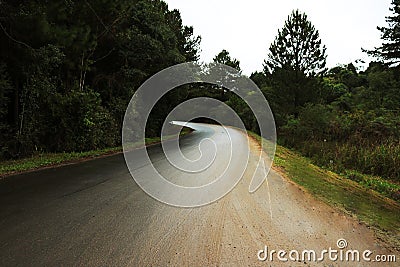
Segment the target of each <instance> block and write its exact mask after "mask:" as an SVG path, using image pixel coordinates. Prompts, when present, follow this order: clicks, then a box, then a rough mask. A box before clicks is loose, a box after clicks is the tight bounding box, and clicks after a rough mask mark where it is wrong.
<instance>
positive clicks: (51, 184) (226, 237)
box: [0, 126, 388, 266]
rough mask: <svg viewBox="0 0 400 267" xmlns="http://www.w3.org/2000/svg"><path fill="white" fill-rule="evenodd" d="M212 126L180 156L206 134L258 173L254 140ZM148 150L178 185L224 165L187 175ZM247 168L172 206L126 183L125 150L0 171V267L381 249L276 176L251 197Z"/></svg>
mask: <svg viewBox="0 0 400 267" xmlns="http://www.w3.org/2000/svg"><path fill="white" fill-rule="evenodd" d="M210 127H211V128H209V130H208V131H203V132H201V131H200V132H197V133H195V134H192V135H190V136H188V137H186V138H184V139H183V140H182V142H181V148H182V151H183V153H184V154H185V156H187V157H188V158H192V159H196V158H197V157H199V156H200V155H201V153H206V154H209V155H213V154H212V153H211V152H212V149H213V148H215V147H214V145H213V144H211V143H209V144H208V145H205V146H204V147H203V150H202V151H200V150H199V148H198V144H199V143H200V142H201V140H203V139H204V138H210V139H212V140H213V141H214V144H216V146H217V147H218V148H224V147H228V146H231V145H232V146H233V148H234V150H235V151H236V152H243V153H239V154H241V155H242V157H238V158H237V159H235V160H236V161H237V162H233V165H234V166H237V167H238V168H239V165H240V164H239V162H240V161H247V163H248V166H250V169H252V170H254V169H255V167H256V165H257V162H258V161H257V159H258V152H257V151H258V150H257V145H256V144H255V143H254V142H253V143H252V142H250V145H249V144H248V143H247V138H246V137H245V136H244V135H243V134H242V133H241V132H239V131H236V130H231V131H232V135H231V136H233V137H232V138H231V139H227V134H226V132H224V131H223V130H222V128H219V126H210ZM249 149H250V150H249ZM208 150H209V152H210V153H207V151H208ZM242 150H243V151H242ZM246 151H250V152H251V153H250V156H249V158H248V157H247V156H248V155H247V154H246V153H245V152H246ZM149 154H150V155H151V159H152V162H153V164H154V165H155V166H156V167H157V169H158V170H159V171H160V172H162V173H163V175H165V176H167V177H169V179H170V180H171V181H172V182H174V183H178V184H181V185H184V186H185V185H193V184H196V185H198V184H200V185H201V184H206V183H208V182H210V181H211V180H213V179H214V178H215V177H216V176H217V174H218V173H221V172H223V171H224V170H225V168H222V167H223V166H224V164H225V163H226V159H227V158H226V157H227V156H226V155H224V153H222V154H223V156H218V155H219V154H218V153H217V155H215V158H212V159H211V160H212V161H213V162H214V163H215V164H213V165H212V166H210V167H208V168H206V175H205V174H204V173H203V174H202V175H199V174H196V173H195V174H193V175H194V176H193V177H194V178H195V179H189V180H188V179H186V178H185V177H186V176H185V177H184V176H183V174H182V173H181V172H177V171H176V168H174V167H173V166H172V165H171V164H170V163H169V162H168V161H167V159H166V158H165V156H164V154H163V153H162V149H161V148H160V147H159V146H153V147H151V148H149ZM172 154H173V153H172ZM132 159H134V160H136V161H135V162H136V163H135V164H137V167H136V170H137V171H138V172H139V173H142V174H144V175H145V174H146V168H147V167H146V166H147V165H143V163H144V161H143V159H141V158H136V159H135V156H134V155H133V154H132ZM178 163H179V162H178ZM231 163H232V162H231ZM238 170H239V171H240V168H239V169H237V168H233V169H231V170H230V171H231V172H232V173H231V174H233V172H237V171H238ZM252 174H253V172H252V171H250V170H248V169H246V171H245V173H244V176H243V179H242V180H241V181H240V183H239V184H238V186H237V187H235V189H234V190H233V191H231V192H230V193H229V194H228V195H226V196H225V197H224V198H222V199H220V200H218V201H217V202H215V203H213V204H210V205H206V206H203V207H200V208H177V207H172V206H169V205H166V204H163V203H161V202H159V201H156V200H155V199H153V198H151V197H150V196H148V195H147V194H146V193H144V192H143V190H142V189H141V188H140V187H139V186H138V185H137V184H136V183H135V182H134V180H133V179H132V177H131V175H130V173H129V171H128V169H127V167H126V164H125V161H124V157H123V155H122V154H118V155H114V156H109V157H105V158H100V159H96V160H91V161H86V162H82V163H79V164H73V165H68V166H63V167H58V168H52V169H45V170H41V171H36V172H31V173H27V174H21V175H15V176H10V177H7V178H5V179H2V180H0V266H168V265H171V266H256V265H261V266H269V264H270V263H268V262H260V261H258V260H257V251H258V250H260V249H263V248H264V246H265V245H266V244H268V245H269V246H271V249H288V250H290V249H299V250H300V249H306V248H308V249H311V248H312V249H316V248H319V249H323V248H328V247H329V246H331V247H334V246H335V244H336V240H337V239H338V238H346V239H347V240H348V242H349V243H350V244H351V245H352V247H356V248H359V249H362V248H369V249H372V250H377V251H382V249H383V248H382V247H381V244H380V243H379V242H378V241H377V240H376V239H375V238H374V236H373V233H372V232H371V231H370V230H369V229H367V228H366V227H364V226H360V225H359V224H358V223H357V222H355V221H354V220H353V219H351V218H347V217H345V216H343V215H341V214H340V213H337V212H336V211H334V210H332V209H331V208H329V207H327V206H326V205H324V204H322V203H319V202H317V201H315V200H314V199H313V198H312V197H310V196H308V195H307V194H305V193H304V192H303V191H302V190H300V189H299V188H298V187H296V186H295V185H293V184H291V183H290V182H288V181H287V180H285V179H284V178H282V177H281V176H280V175H279V174H277V173H276V172H271V173H270V174H269V178H268V181H269V182H268V183H264V184H263V185H262V186H261V188H260V189H259V190H258V191H257V192H256V193H254V194H249V192H248V188H249V184H250V182H251V179H252ZM196 175H197V176H196ZM260 175H263V174H260ZM310 246H311V247H310ZM297 264H300V265H299V266H308V265H304V263H297ZM310 265H314V264H313V263H310ZM332 265H333V266H341V265H343V264H340V263H339V264H336V263H334V264H332ZM278 266H279V264H278ZM286 266H290V265H286ZM292 266H293V265H292ZM316 266H320V265H319V264H316ZM355 266H363V264H362V263H361V264H360V265H358V264H355ZM380 266H382V265H380ZM386 266H388V265H386Z"/></svg>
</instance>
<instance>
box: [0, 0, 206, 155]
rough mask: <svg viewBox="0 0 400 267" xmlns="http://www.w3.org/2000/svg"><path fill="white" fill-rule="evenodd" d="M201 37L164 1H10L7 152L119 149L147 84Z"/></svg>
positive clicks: (5, 39) (0, 18)
mask: <svg viewBox="0 0 400 267" xmlns="http://www.w3.org/2000/svg"><path fill="white" fill-rule="evenodd" d="M199 43H200V37H196V36H194V35H193V28H192V27H187V26H184V25H183V24H182V19H181V16H180V13H179V11H177V10H169V9H168V6H167V4H166V3H165V2H163V1H161V0H129V1H128V0H116V1H103V0H91V1H71V0H68V1H64V0H53V1H45V0H42V1H33V0H30V1H15V0H12V1H11V0H10V1H1V2H0V48H1V50H0V51H1V52H0V98H1V106H0V116H1V124H0V131H1V135H0V143H1V150H0V156H1V157H2V158H10V157H21V156H25V155H29V154H31V153H33V152H35V151H38V152H46V151H83V150H89V149H96V148H102V147H106V146H115V145H118V144H119V143H120V129H121V122H122V117H123V114H124V112H125V109H126V106H127V103H128V101H129V100H130V98H131V96H132V95H133V93H134V91H135V90H136V89H137V87H138V86H139V85H140V84H141V83H142V82H143V81H144V79H146V78H147V77H149V76H150V75H152V74H154V73H155V72H157V71H159V70H161V69H163V68H165V67H167V66H171V65H174V64H177V63H181V62H186V61H193V60H197V58H198V52H199Z"/></svg>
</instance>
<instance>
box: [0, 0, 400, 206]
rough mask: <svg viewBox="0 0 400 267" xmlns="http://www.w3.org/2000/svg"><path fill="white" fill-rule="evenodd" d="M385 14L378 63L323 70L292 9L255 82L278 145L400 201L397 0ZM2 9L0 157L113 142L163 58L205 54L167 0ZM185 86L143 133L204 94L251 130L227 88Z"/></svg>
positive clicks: (168, 62)
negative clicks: (267, 107)
mask: <svg viewBox="0 0 400 267" xmlns="http://www.w3.org/2000/svg"><path fill="white" fill-rule="evenodd" d="M388 8H389V7H388ZM390 10H391V12H392V15H391V16H389V17H387V18H386V20H387V25H377V26H378V29H377V30H379V31H380V32H381V36H382V45H381V46H380V47H377V48H375V49H373V50H371V51H369V50H368V51H367V50H364V52H365V53H366V54H368V55H370V56H371V57H372V58H373V59H374V60H373V61H372V62H371V63H370V64H369V66H368V67H367V68H365V69H359V68H357V67H356V66H355V64H354V63H350V62H345V63H344V64H341V65H338V66H336V67H334V68H331V69H328V68H327V67H326V57H327V50H326V47H325V46H324V45H323V40H321V39H320V37H319V33H318V30H317V27H315V26H314V25H313V24H312V22H311V21H309V19H308V17H307V15H306V14H304V13H302V12H300V11H298V10H294V11H293V12H292V14H290V15H289V16H288V18H287V20H286V22H285V24H284V25H283V27H282V29H279V30H278V29H277V36H276V38H275V40H274V42H273V43H272V44H265V46H266V53H265V57H264V58H265V61H264V69H263V71H258V72H253V73H252V74H251V76H250V78H251V79H252V80H253V81H254V82H255V83H256V84H257V85H258V87H259V88H260V89H261V90H262V92H263V93H264V95H265V96H266V99H267V100H268V102H269V105H270V106H271V109H272V111H273V113H274V117H275V122H276V125H277V133H278V142H279V144H281V145H283V146H286V147H289V148H292V149H295V150H297V151H299V152H300V153H302V154H303V155H305V156H307V157H309V158H311V159H312V160H313V161H314V162H315V163H316V164H318V165H319V166H323V167H325V168H328V169H330V170H332V171H335V172H338V173H342V174H344V175H346V176H347V177H348V178H350V179H353V180H355V181H357V182H364V183H371V184H370V186H371V187H372V188H374V189H377V190H378V191H380V192H382V193H384V194H385V195H387V196H388V197H391V198H393V199H396V200H400V190H399V188H400V187H399V183H400V116H399V115H400V94H399V93H400V66H399V63H400V0H393V1H392V4H391V7H390ZM0 12H1V15H0V48H1V49H0V99H1V102H0V103H1V105H0V117H1V120H0V131H1V134H0V143H1V147H0V158H1V159H2V160H9V159H17V158H24V157H29V156H32V155H34V154H38V153H47V152H71V151H89V150H94V149H100V148H106V147H116V146H120V144H121V127H122V125H121V124H122V120H123V116H124V113H125V109H126V107H127V105H128V102H129V100H130V99H131V97H132V95H133V94H134V92H135V90H136V89H137V88H138V87H139V86H140V85H141V84H142V83H143V82H144V81H145V80H146V79H147V78H149V77H151V76H152V75H153V74H155V73H157V72H158V71H160V70H162V69H164V68H166V67H168V66H172V65H175V64H178V63H183V62H192V61H199V58H200V51H201V46H200V44H201V37H200V36H196V35H194V32H193V27H191V26H186V25H184V24H183V22H182V18H181V14H180V12H179V11H178V10H170V9H169V8H168V5H167V4H166V3H165V2H164V1H162V0H129V1H128V0H116V1H104V0H91V1H73V0H63V1H61V0H53V1H44V0H42V1H33V0H29V1H18V0H13V1H11V0H6V1H1V2H0ZM268 46H269V50H268V49H267V48H268ZM360 49H362V48H361V47H360ZM239 60H240V59H235V58H232V57H231V56H230V54H229V52H228V51H226V50H223V51H221V52H220V53H219V54H217V55H216V56H215V58H214V62H218V63H222V64H226V65H229V66H231V67H233V68H236V69H237V70H239V71H240V61H239ZM186 90H187V92H186V93H184V94H176V95H174V97H173V98H172V97H169V96H166V98H165V99H162V100H161V101H160V103H159V104H158V105H157V106H156V109H155V110H154V112H152V115H151V116H152V117H151V123H150V124H149V125H148V127H147V128H148V131H147V134H148V135H149V136H157V135H159V130H160V127H161V126H162V123H163V118H164V117H165V115H166V114H168V111H170V110H172V108H173V107H174V106H176V105H177V104H179V103H180V102H183V101H186V100H187V99H190V98H192V97H195V96H199V95H207V96H210V97H213V98H216V99H218V100H220V101H224V102H225V103H227V104H228V105H230V106H231V107H232V108H233V109H234V110H235V111H236V112H237V113H238V114H239V115H240V117H241V118H242V120H243V122H244V123H245V125H246V127H247V129H248V130H250V131H255V132H257V125H255V119H254V117H253V114H252V113H251V111H250V109H249V108H248V107H247V106H246V104H245V103H244V102H243V101H241V100H240V99H239V98H238V97H237V96H236V95H235V94H234V93H233V92H225V93H224V92H221V90H220V89H218V88H217V89H216V88H213V87H210V86H194V85H193V86H190V88H186ZM172 99H173V100H172ZM364 174H366V175H372V176H377V177H380V178H379V179H375V180H365V179H364V178H363V175H364ZM380 187H381V188H380Z"/></svg>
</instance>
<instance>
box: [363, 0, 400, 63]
mask: <svg viewBox="0 0 400 267" xmlns="http://www.w3.org/2000/svg"><path fill="white" fill-rule="evenodd" d="M389 10H390V11H392V12H393V13H394V14H393V15H392V16H388V17H386V22H387V23H388V27H377V28H378V30H379V31H380V32H381V33H382V35H381V39H382V40H383V43H382V46H381V47H376V48H375V49H374V50H372V51H366V50H364V49H363V51H364V52H367V53H368V54H369V55H372V56H374V57H377V58H379V59H382V60H383V61H385V62H386V63H388V64H389V65H393V64H397V63H400V0H392V7H391V8H390V9H389Z"/></svg>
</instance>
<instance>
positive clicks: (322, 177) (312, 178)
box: [250, 133, 400, 247]
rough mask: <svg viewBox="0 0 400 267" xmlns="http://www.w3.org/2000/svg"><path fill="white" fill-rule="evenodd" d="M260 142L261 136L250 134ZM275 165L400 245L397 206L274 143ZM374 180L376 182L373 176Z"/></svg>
mask: <svg viewBox="0 0 400 267" xmlns="http://www.w3.org/2000/svg"><path fill="white" fill-rule="evenodd" d="M250 135H251V136H253V137H254V138H255V139H257V140H258V142H260V140H261V139H260V137H259V136H257V135H255V134H253V133H250ZM274 166H275V167H277V168H279V169H281V170H282V171H283V173H284V174H285V176H287V177H288V178H289V179H291V180H292V181H294V182H295V183H297V184H298V185H300V186H301V187H303V188H305V189H306V190H307V191H308V192H310V193H311V194H313V195H314V196H315V197H316V198H318V199H320V200H322V201H324V202H326V203H328V204H330V205H331V206H334V207H336V208H339V209H341V210H342V211H344V212H346V213H348V214H351V215H352V216H355V217H357V218H358V219H359V220H360V221H362V222H365V223H366V224H367V225H369V226H371V227H373V228H374V229H376V230H377V233H378V236H379V237H381V238H384V239H385V240H386V241H388V242H389V243H390V244H392V245H393V246H397V247H399V245H400V230H399V229H400V205H399V203H397V202H395V201H394V200H391V199H389V198H387V197H385V196H383V195H382V194H379V193H378V192H376V191H374V190H372V189H370V188H371V187H372V186H366V185H362V184H360V183H357V182H356V181H353V180H350V179H348V178H346V177H345V176H341V175H338V174H336V173H333V172H331V171H328V170H325V169H322V168H319V167H317V166H316V165H314V164H312V162H311V160H310V159H308V158H305V157H302V156H301V155H300V154H298V153H296V152H294V151H292V150H289V149H287V148H284V147H282V146H279V145H278V146H277V148H276V154H275V159H274ZM374 181H377V180H376V179H374Z"/></svg>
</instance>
